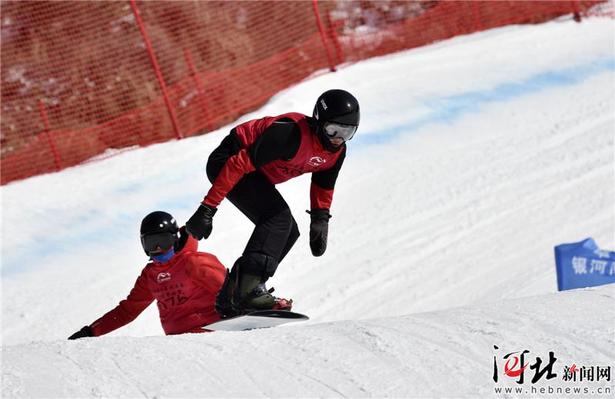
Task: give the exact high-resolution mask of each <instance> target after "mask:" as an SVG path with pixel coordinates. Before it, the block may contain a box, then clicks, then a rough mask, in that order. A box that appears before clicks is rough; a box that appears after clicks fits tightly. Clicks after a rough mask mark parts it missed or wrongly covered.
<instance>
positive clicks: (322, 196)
mask: <svg viewBox="0 0 615 399" xmlns="http://www.w3.org/2000/svg"><path fill="white" fill-rule="evenodd" d="M331 202H333V189H330V190H327V189H324V188H322V187H320V186H319V185H317V184H315V183H313V182H312V186H311V187H310V204H311V209H331Z"/></svg>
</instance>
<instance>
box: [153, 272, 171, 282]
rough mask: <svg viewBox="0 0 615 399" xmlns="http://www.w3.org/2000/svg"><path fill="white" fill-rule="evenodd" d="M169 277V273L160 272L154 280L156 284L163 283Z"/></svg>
mask: <svg viewBox="0 0 615 399" xmlns="http://www.w3.org/2000/svg"><path fill="white" fill-rule="evenodd" d="M170 279H171V273H167V272H162V273H158V277H156V281H157V282H158V284H160V283H164V282H165V281H169V280H170Z"/></svg>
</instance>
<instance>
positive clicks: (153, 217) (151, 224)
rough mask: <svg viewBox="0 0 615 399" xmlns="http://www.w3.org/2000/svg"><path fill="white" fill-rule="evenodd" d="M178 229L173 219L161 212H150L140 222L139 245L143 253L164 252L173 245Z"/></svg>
mask: <svg viewBox="0 0 615 399" xmlns="http://www.w3.org/2000/svg"><path fill="white" fill-rule="evenodd" d="M178 231H179V227H178V226H177V222H176V221H175V218H174V217H173V216H172V215H170V214H168V213H166V212H162V211H156V212H152V213H150V214H149V215H147V216H146V217H144V218H143V221H142V222H141V245H142V246H143V250H144V251H145V253H146V254H147V255H148V256H150V255H151V254H152V253H156V252H158V253H160V252H166V251H168V250H169V249H170V248H171V247H173V246H174V245H175V242H176V241H177V239H178V237H179V236H178Z"/></svg>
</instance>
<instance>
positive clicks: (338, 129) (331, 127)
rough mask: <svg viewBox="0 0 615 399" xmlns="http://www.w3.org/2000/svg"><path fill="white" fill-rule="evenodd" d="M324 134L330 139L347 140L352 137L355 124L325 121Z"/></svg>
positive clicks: (355, 129)
mask: <svg viewBox="0 0 615 399" xmlns="http://www.w3.org/2000/svg"><path fill="white" fill-rule="evenodd" d="M324 129H325V134H326V135H327V137H329V138H330V139H337V138H340V139H343V140H344V141H348V140H350V139H352V136H354V134H355V132H356V131H357V126H354V125H344V124H343V123H336V122H326V123H325V125H324Z"/></svg>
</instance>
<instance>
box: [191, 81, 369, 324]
mask: <svg viewBox="0 0 615 399" xmlns="http://www.w3.org/2000/svg"><path fill="white" fill-rule="evenodd" d="M359 119H360V112H359V103H358V101H357V99H356V98H355V97H354V96H352V94H350V93H348V92H347V91H344V90H329V91H326V92H324V93H323V94H321V95H320V97H319V98H318V99H317V101H316V105H315V107H314V111H313V116H312V117H309V116H306V115H304V114H300V113H294V112H291V113H287V114H282V115H278V116H275V117H265V118H262V119H256V120H251V121H248V122H245V123H242V124H240V125H238V126H236V127H235V128H233V129H232V130H231V132H230V134H229V135H228V136H226V137H225V138H224V139H223V140H222V143H221V144H220V145H219V146H218V148H216V149H215V150H214V151H213V152H212V153H211V155H210V156H209V160H208V162H207V176H208V178H209V180H210V181H211V183H212V187H211V189H210V190H209V192H208V193H207V195H206V196H205V198H204V199H203V201H202V202H201V204H200V205H199V207H198V209H197V210H196V212H195V213H194V215H193V216H192V217H191V218H190V219H189V220H188V222H186V230H187V231H188V233H189V234H191V235H192V236H194V237H195V238H197V239H199V240H200V239H203V238H207V237H209V235H210V234H211V231H212V219H213V217H214V215H215V213H216V211H217V207H218V205H219V204H220V202H221V201H222V200H223V199H224V198H228V199H229V200H230V201H231V202H232V203H233V204H234V205H235V206H236V207H237V208H238V209H239V210H240V211H241V212H242V213H243V214H244V215H245V216H246V217H247V218H248V219H249V220H250V221H251V222H252V223H254V224H255V228H254V231H253V233H252V236H251V237H250V239H249V240H248V243H247V245H246V247H245V250H244V251H243V254H242V256H241V257H239V259H237V261H236V262H235V264H234V265H233V268H232V270H231V271H230V273H229V274H228V275H227V277H226V280H225V282H224V286H223V288H222V290H221V291H220V294H219V295H218V298H217V300H216V309H217V310H218V312H219V313H220V314H221V315H223V317H229V316H233V315H236V314H243V313H246V312H250V311H252V310H260V309H281V310H290V306H291V303H290V302H289V301H287V300H285V299H281V298H276V297H274V296H272V295H271V290H267V288H266V286H265V282H266V281H267V280H268V279H269V278H270V277H272V276H273V275H274V273H275V271H276V269H277V267H278V265H279V264H280V262H281V261H282V260H283V259H284V257H285V256H286V254H288V252H289V251H290V249H291V248H292V246H293V245H294V243H295V242H296V241H297V239H298V238H299V228H298V227H297V222H296V221H295V219H294V218H293V216H292V214H291V212H290V209H289V207H288V204H287V203H286V201H285V200H284V198H282V195H281V194H280V192H279V191H278V190H277V189H276V187H275V185H276V184H278V183H282V182H285V181H287V180H289V179H292V178H294V177H297V176H299V175H302V174H304V173H312V182H311V188H310V202H311V204H310V205H311V211H310V212H309V213H310V215H311V224H310V248H311V251H312V254H313V255H314V256H321V255H322V254H323V253H324V252H325V249H326V247H327V233H328V224H329V219H330V218H331V215H330V213H329V209H330V207H331V202H332V199H333V189H334V186H335V182H336V180H337V176H338V173H339V171H340V169H341V167H342V163H343V162H344V157H345V156H346V142H347V141H348V140H350V139H351V138H352V137H353V135H354V134H355V132H356V130H357V128H358V126H359Z"/></svg>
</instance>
